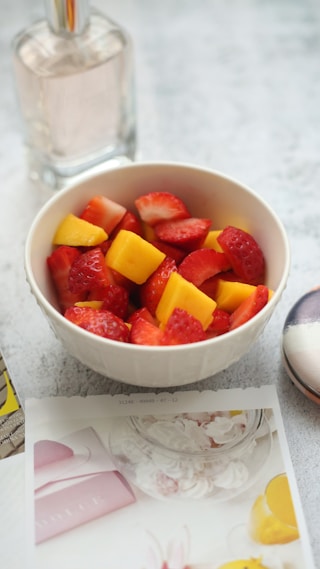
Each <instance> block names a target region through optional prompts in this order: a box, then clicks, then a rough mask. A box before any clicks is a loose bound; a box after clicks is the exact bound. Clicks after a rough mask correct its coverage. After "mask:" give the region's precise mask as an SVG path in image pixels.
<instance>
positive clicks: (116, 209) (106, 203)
mask: <svg viewBox="0 0 320 569" xmlns="http://www.w3.org/2000/svg"><path fill="white" fill-rule="evenodd" d="M126 211H127V210H126V208H125V207H123V206H122V205H121V204H118V203H116V202H114V201H113V200H110V199H109V198H106V197H105V196H94V197H93V198H92V199H91V200H90V201H89V202H88V203H87V205H86V207H85V208H84V210H83V212H82V213H81V215H80V217H81V219H85V220H86V221H89V222H90V223H93V224H94V225H98V226H99V227H102V228H103V229H104V230H105V231H106V233H108V235H109V234H110V233H111V231H112V230H113V229H114V228H115V226H116V225H117V224H118V223H119V222H120V220H121V219H122V218H123V216H124V215H125V213H126Z"/></svg>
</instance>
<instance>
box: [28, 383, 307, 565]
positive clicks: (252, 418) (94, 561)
mask: <svg viewBox="0 0 320 569" xmlns="http://www.w3.org/2000/svg"><path fill="white" fill-rule="evenodd" d="M26 475H27V476H26V489H27V490H26V498H27V502H26V511H27V514H26V517H27V520H26V521H27V531H28V536H27V537H28V563H29V565H28V567H30V568H32V569H56V568H57V567H59V569H312V568H314V563H313V560H312V554H311V548H310V544H309V539H308V534H307V531H306V526H305V521H304V517H303V512H302V508H301V503H300V499H299V495H298V491H297V486H296V482H295V478H294V472H293V468H292V464H291V460H290V456H289V451H288V446H287V442H286V438H285V433H284V429H283V424H282V418H281V413H280V408H279V403H278V398H277V394H276V389H275V387H272V386H265V387H262V388H259V389H256V388H250V389H246V390H242V389H235V390H222V391H217V392H213V391H205V392H192V391H189V392H188V391H185V392H183V391H179V392H176V393H174V394H170V393H160V394H158V395H154V394H150V393H147V394H141V393H139V394H132V395H129V396H125V395H115V396H108V395H103V396H91V397H86V398H81V397H71V398H65V397H57V398H46V399H40V400H39V399H38V400H37V399H30V400H28V401H27V402H26Z"/></svg>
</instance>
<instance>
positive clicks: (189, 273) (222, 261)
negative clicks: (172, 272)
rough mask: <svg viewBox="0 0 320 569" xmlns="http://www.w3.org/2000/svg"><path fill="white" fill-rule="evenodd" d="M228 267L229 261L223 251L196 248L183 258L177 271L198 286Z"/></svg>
mask: <svg viewBox="0 0 320 569" xmlns="http://www.w3.org/2000/svg"><path fill="white" fill-rule="evenodd" d="M229 268H230V263H229V261H228V259H227V257H226V255H225V254H224V253H218V252H217V251H214V249H196V250H195V251H192V252H191V253H189V254H188V255H187V256H186V257H185V258H184V259H183V261H182V262H181V263H180V265H179V268H178V273H180V275H181V276H182V277H184V278H185V279H187V281H190V282H191V283H193V284H194V285H195V286H198V287H199V286H200V285H201V284H202V283H203V282H204V281H206V280H207V279H209V278H210V277H213V276H214V275H216V274H218V273H220V272H221V271H227V270H228V269H229Z"/></svg>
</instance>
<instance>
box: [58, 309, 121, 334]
mask: <svg viewBox="0 0 320 569" xmlns="http://www.w3.org/2000/svg"><path fill="white" fill-rule="evenodd" d="M64 316H65V317H66V318H67V319H68V320H70V322H73V324H76V325H77V326H79V327H80V328H83V329H84V330H87V331H88V332H92V334H96V335H97V336H103V338H109V339H110V340H117V341H118V342H128V340H129V328H128V326H127V325H126V324H125V323H124V322H123V320H122V319H121V318H118V316H116V315H115V314H113V313H112V312H110V311H109V310H96V309H94V308H90V307H88V306H81V307H80V306H71V307H70V308H67V310H66V311H65V313H64Z"/></svg>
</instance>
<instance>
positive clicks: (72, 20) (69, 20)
mask: <svg viewBox="0 0 320 569" xmlns="http://www.w3.org/2000/svg"><path fill="white" fill-rule="evenodd" d="M45 5H46V11H47V18H48V22H49V25H50V27H51V28H52V30H53V31H54V32H55V33H56V34H66V35H79V34H82V32H83V31H84V29H85V28H86V26H87V25H88V23H89V2H88V0H45Z"/></svg>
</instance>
